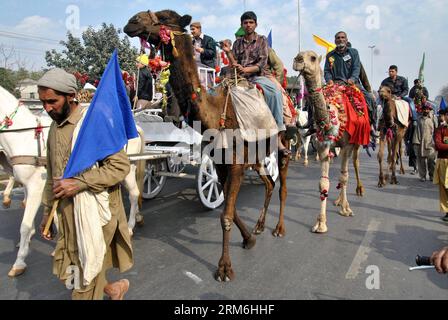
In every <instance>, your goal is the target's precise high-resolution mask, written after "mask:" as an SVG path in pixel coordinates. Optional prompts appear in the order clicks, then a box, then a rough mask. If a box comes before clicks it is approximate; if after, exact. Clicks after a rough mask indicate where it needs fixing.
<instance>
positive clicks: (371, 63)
mask: <svg viewBox="0 0 448 320" xmlns="http://www.w3.org/2000/svg"><path fill="white" fill-rule="evenodd" d="M375 47H376V46H375V45H372V46H369V48H370V80H371V82H372V86H373V85H374V84H373V83H374V79H373V49H375Z"/></svg>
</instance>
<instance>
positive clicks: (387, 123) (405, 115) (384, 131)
mask: <svg viewBox="0 0 448 320" xmlns="http://www.w3.org/2000/svg"><path fill="white" fill-rule="evenodd" d="M379 94H380V97H381V99H382V100H383V117H382V118H381V120H380V123H379V129H380V133H381V135H380V148H379V151H378V162H379V167H380V175H379V180H378V187H379V188H383V187H384V186H385V185H386V183H387V180H388V179H389V174H384V171H383V157H384V148H385V147H386V145H387V150H388V157H387V163H388V165H389V171H390V183H391V184H399V183H398V180H397V176H396V174H395V171H396V165H397V157H399V158H400V173H401V174H404V173H405V172H404V168H403V161H402V158H403V157H402V149H403V148H402V144H403V138H404V136H405V134H406V130H407V128H408V127H409V124H410V122H411V121H412V119H411V114H410V109H409V105H408V103H407V102H406V101H403V100H401V101H398V100H394V99H393V96H392V91H391V89H390V88H389V87H386V86H382V87H381V88H380V91H379Z"/></svg>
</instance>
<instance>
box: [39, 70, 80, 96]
mask: <svg viewBox="0 0 448 320" xmlns="http://www.w3.org/2000/svg"><path fill="white" fill-rule="evenodd" d="M37 86H38V87H45V88H49V89H53V90H55V91H59V92H62V93H76V92H77V91H78V85H77V84H76V78H75V76H74V75H72V74H70V73H68V72H66V71H64V70H62V69H59V68H55V69H51V70H50V71H48V72H46V73H45V74H44V75H43V76H42V78H40V80H39V81H38V82H37Z"/></svg>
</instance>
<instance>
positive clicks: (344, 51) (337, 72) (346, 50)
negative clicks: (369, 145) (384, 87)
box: [324, 31, 376, 138]
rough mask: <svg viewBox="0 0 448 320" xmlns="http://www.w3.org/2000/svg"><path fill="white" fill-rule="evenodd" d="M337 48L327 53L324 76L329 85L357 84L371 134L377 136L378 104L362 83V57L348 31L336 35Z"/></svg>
mask: <svg viewBox="0 0 448 320" xmlns="http://www.w3.org/2000/svg"><path fill="white" fill-rule="evenodd" d="M335 44H336V49H335V50H333V51H331V52H330V53H328V54H327V58H326V61H325V69H324V77H325V81H326V83H327V85H330V86H331V85H333V84H334V83H339V84H348V85H356V86H357V87H358V88H359V89H360V90H361V92H362V93H363V95H364V98H365V100H366V103H367V106H368V110H369V120H370V124H371V127H372V128H371V132H370V134H371V136H372V137H373V138H375V137H376V136H375V131H376V130H375V128H374V124H375V123H376V106H375V102H374V101H373V99H372V97H371V96H370V94H369V93H368V92H367V91H366V89H365V88H364V87H363V86H361V84H360V75H361V59H360V57H359V53H358V50H356V49H355V48H352V47H351V46H350V45H349V42H348V37H347V33H345V32H344V31H340V32H338V33H336V35H335Z"/></svg>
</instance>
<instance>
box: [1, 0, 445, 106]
mask: <svg viewBox="0 0 448 320" xmlns="http://www.w3.org/2000/svg"><path fill="white" fill-rule="evenodd" d="M298 3H299V0H277V1H274V0H212V1H210V0H195V1H188V0H158V1H148V0H130V1H123V0H107V1H106V0H70V1H68V0H52V1H45V0H41V1H34V0H32V1H31V0H15V1H9V0H0V8H1V11H0V49H1V48H2V47H3V49H4V50H6V51H7V52H8V50H9V49H10V48H11V47H13V48H14V49H15V51H16V53H18V54H19V55H20V59H18V60H20V61H22V62H23V63H26V67H27V68H29V69H34V70H39V69H40V68H42V67H45V66H46V63H45V59H44V56H45V50H49V49H53V48H54V49H56V50H59V51H60V50H62V47H61V46H60V45H59V44H58V41H60V40H64V39H65V38H66V34H67V31H68V30H70V31H72V32H73V33H75V34H78V35H79V34H81V32H82V30H85V29H86V28H87V26H93V27H98V26H100V25H101V24H102V23H103V22H105V23H107V24H109V23H112V24H113V25H114V26H115V27H119V28H123V27H124V26H125V25H126V22H127V21H128V20H129V18H130V17H131V16H133V15H134V14H136V13H137V12H139V11H146V10H151V11H158V10H163V9H171V10H174V11H176V12H178V13H179V14H181V15H184V14H189V15H191V16H192V17H193V20H194V21H200V22H201V23H202V27H203V32H204V33H205V34H207V35H210V36H212V37H213V38H214V39H215V40H217V41H219V40H223V39H227V38H228V39H234V33H235V31H236V30H237V29H238V27H239V25H240V16H241V14H242V13H243V12H244V11H245V10H251V11H254V12H255V13H256V14H257V16H258V28H257V32H258V33H260V34H264V35H266V36H267V35H268V33H269V32H270V31H271V30H272V34H273V47H274V49H275V50H276V52H277V53H278V55H279V57H280V58H281V59H282V60H283V62H284V64H285V66H286V68H287V69H288V75H290V76H292V75H296V74H297V73H296V72H294V71H293V70H292V62H293V58H294V57H295V56H296V55H297V53H298V52H299V38H300V48H301V50H302V51H304V50H314V51H316V52H317V53H319V54H325V53H326V52H325V50H324V49H323V48H322V47H319V46H318V45H316V44H315V43H314V41H313V39H312V35H313V34H316V35H319V36H321V37H323V38H324V39H327V40H329V41H333V42H334V34H335V33H336V32H337V31H340V30H343V31H346V32H347V34H348V37H349V40H350V42H351V43H352V45H353V47H354V48H356V49H358V51H359V53H360V56H361V61H362V63H363V64H364V67H365V69H366V71H367V74H368V75H369V78H370V80H371V82H372V85H373V87H374V88H378V87H379V85H380V83H381V81H382V80H383V79H385V78H386V77H387V76H388V75H387V71H388V68H389V66H390V65H392V64H395V65H397V66H398V68H399V70H398V73H399V75H402V76H404V77H406V78H408V79H409V85H410V86H412V84H413V80H414V79H415V78H417V77H418V71H419V68H420V64H421V62H422V57H423V53H426V63H425V86H426V87H427V88H428V90H429V91H430V95H431V99H434V97H435V96H436V95H438V94H439V93H440V90H441V88H442V87H444V86H445V85H448V63H447V60H448V56H447V52H448V41H447V40H448V37H447V34H448V32H447V30H448V0H419V1H417V0H394V1H391V0H345V1H342V0H300V4H301V5H300V7H301V10H300V17H301V19H300V24H299V18H298V17H299V10H298ZM299 30H300V32H299ZM23 34H25V35H27V37H26V38H23V36H22V35H23ZM299 34H300V37H299ZM30 37H32V40H30ZM19 38H20V39H19ZM132 43H133V44H134V45H135V46H139V44H138V41H137V40H132ZM372 46H375V47H374V48H369V47H372ZM0 53H1V52H0ZM1 60H2V55H1V54H0V61H1ZM372 62H373V63H372Z"/></svg>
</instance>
